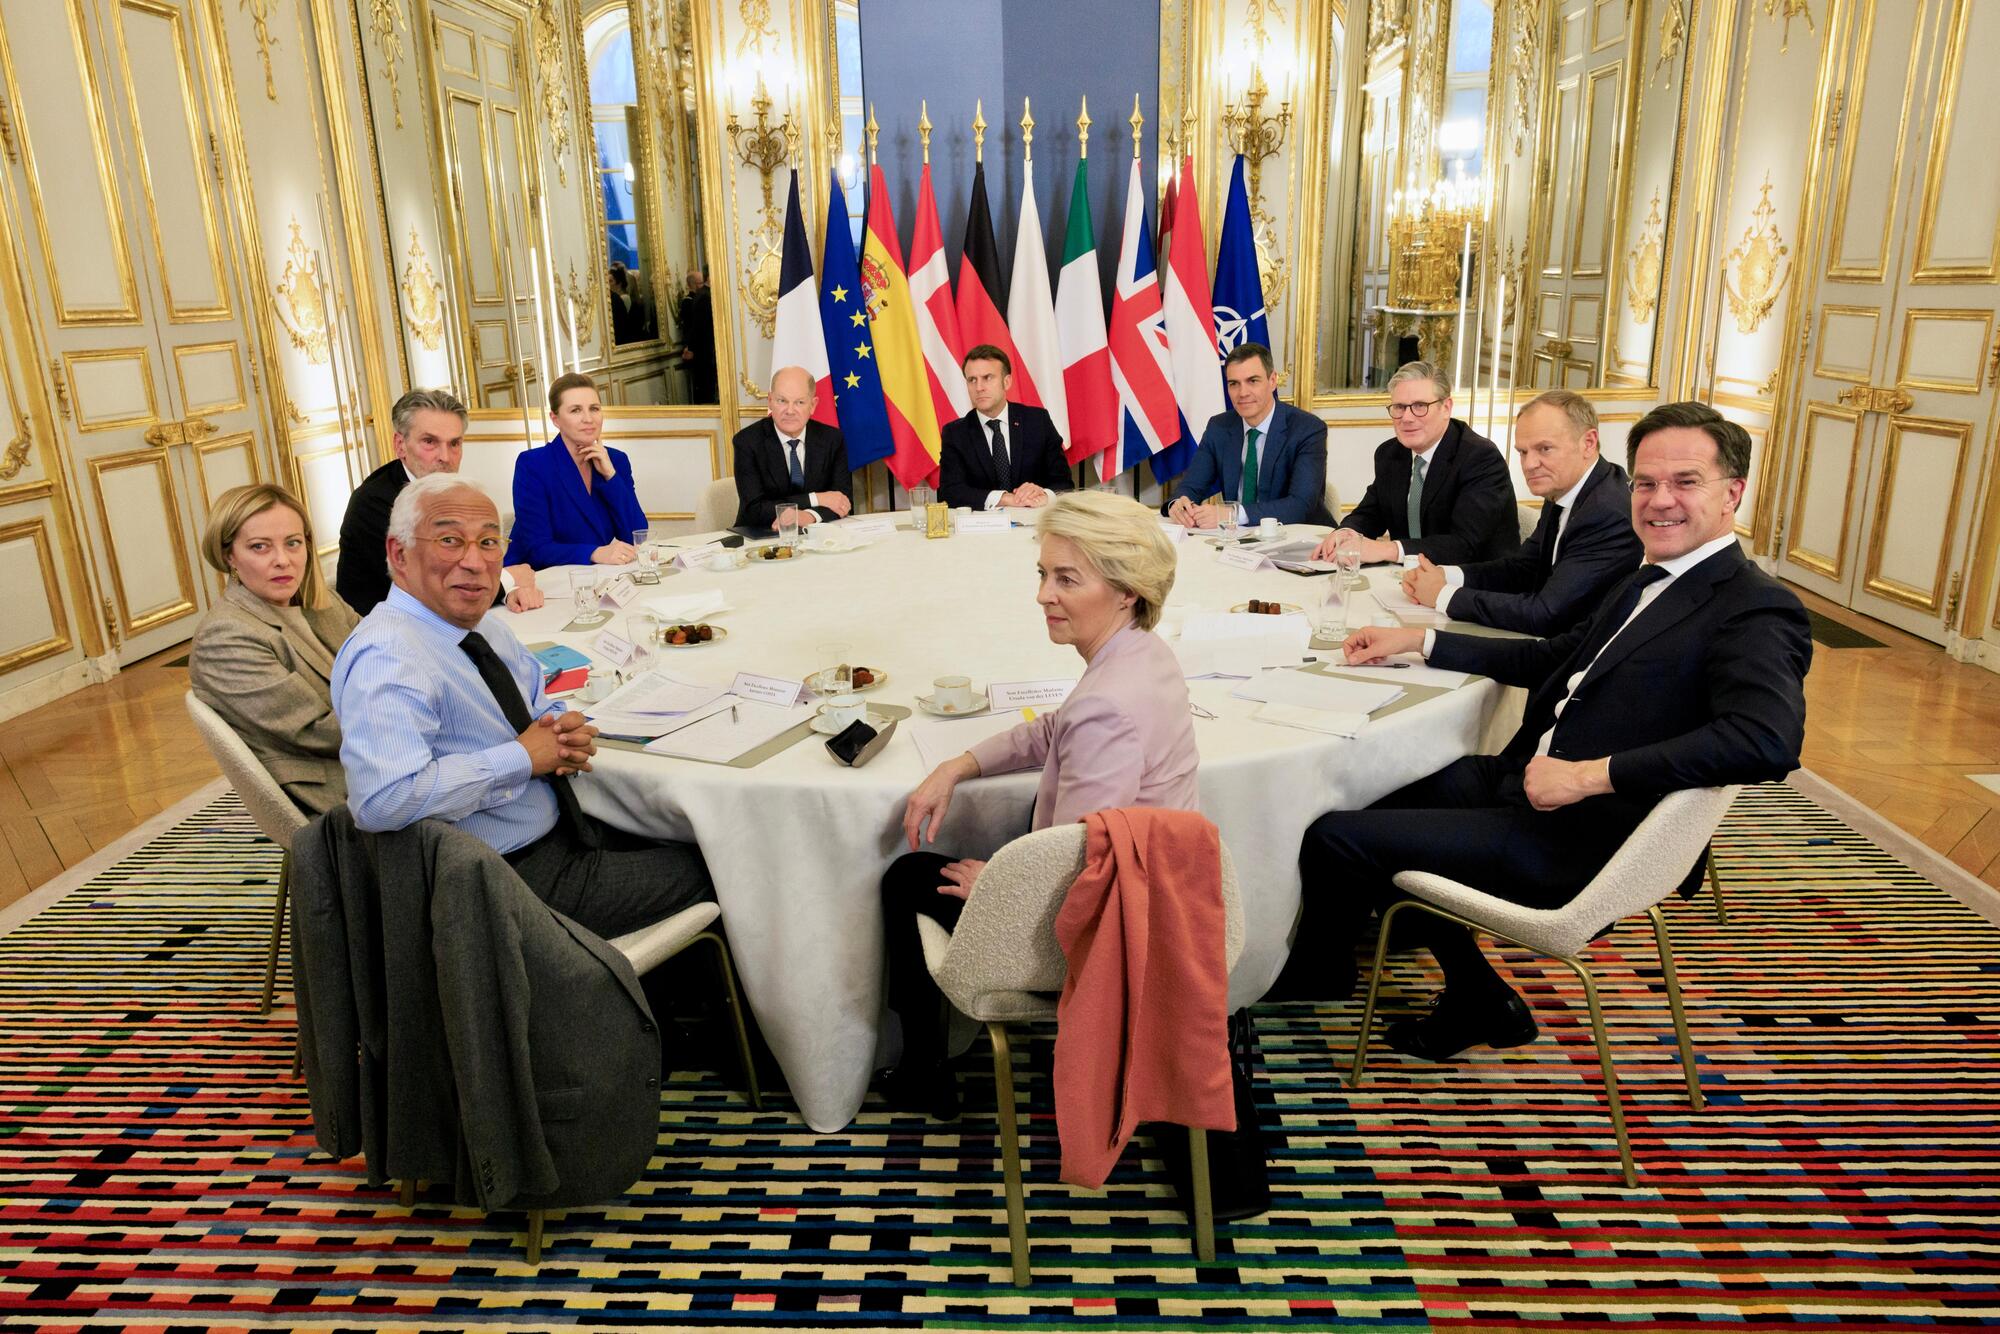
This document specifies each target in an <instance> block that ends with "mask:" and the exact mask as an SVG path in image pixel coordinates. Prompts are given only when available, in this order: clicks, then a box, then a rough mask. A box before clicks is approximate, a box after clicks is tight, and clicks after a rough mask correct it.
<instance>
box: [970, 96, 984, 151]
mask: <svg viewBox="0 0 2000 1334" xmlns="http://www.w3.org/2000/svg"><path fill="white" fill-rule="evenodd" d="M985 161H986V99H985V98H980V99H979V100H978V101H976V102H974V103H973V104H972V164H973V165H974V166H975V167H976V166H979V165H980V164H982V163H984V162H985Z"/></svg>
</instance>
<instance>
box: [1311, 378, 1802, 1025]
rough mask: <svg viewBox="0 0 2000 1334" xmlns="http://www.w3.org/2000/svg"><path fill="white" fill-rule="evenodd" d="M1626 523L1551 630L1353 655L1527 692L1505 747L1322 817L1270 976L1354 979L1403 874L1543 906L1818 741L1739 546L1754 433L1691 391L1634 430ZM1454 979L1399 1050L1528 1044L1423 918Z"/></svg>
mask: <svg viewBox="0 0 2000 1334" xmlns="http://www.w3.org/2000/svg"><path fill="white" fill-rule="evenodd" d="M1630 439H1631V453H1630V455H1629V457H1630V460H1631V464H1632V526H1633V527H1634V528H1635V529H1637V530H1638V533H1639V540H1640V541H1641V542H1642V543H1643V544H1644V546H1645V554H1646V560H1645V564H1643V565H1641V566H1640V567H1639V569H1638V570H1636V571H1635V572H1633V573H1632V574H1630V575H1628V576H1627V577H1626V578H1625V579H1623V580H1621V581H1620V582H1619V584H1618V585H1617V586H1616V587H1615V588H1614V589H1613V590H1612V592H1611V595H1610V596H1609V597H1607V598H1606V599H1605V601H1604V603H1603V604H1602V605H1601V606H1600V607H1599V608H1598V610H1597V612H1596V614H1595V615H1593V616H1591V617H1590V618H1589V619H1588V620H1586V621H1583V622H1581V623H1579V624H1578V625H1576V626H1574V627H1572V628H1571V629H1570V630H1569V631H1568V632H1567V633H1565V634H1563V635H1561V636H1560V637H1558V638H1555V639H1491V638H1480V637H1474V636H1469V635H1454V634H1442V633H1439V632H1437V631H1434V630H1431V631H1427V630H1422V629H1418V628H1415V627H1410V628H1403V627H1398V628H1395V629H1375V628H1370V629H1364V630H1360V631H1357V632H1355V634H1353V635H1352V636H1350V637H1349V638H1348V641H1347V644H1346V656H1347V660H1348V661H1349V662H1352V663H1362V662H1374V661H1379V660H1381V659H1382V658H1384V657H1386V656H1388V655H1390V654H1393V653H1402V652H1409V651H1412V650H1416V651H1420V652H1422V653H1423V654H1424V656H1425V657H1426V658H1427V659H1428V660H1429V661H1430V662H1431V663H1432V664H1433V665H1435V666H1438V667H1443V668H1446V669H1448V670H1452V671H1469V672H1480V673H1484V674H1485V675H1488V676H1491V677H1493V678H1494V679H1495V680H1497V681H1500V682H1501V683H1502V684H1505V685H1517V686H1524V687H1527V688H1528V690H1529V691H1530V693H1529V696H1528V702H1527V708H1526V712H1525V715H1524V717H1523V721H1522V723H1521V729H1520V731H1518V732H1516V733H1515V734H1514V738H1513V740H1511V741H1509V742H1508V743H1507V746H1506V748H1505V749H1504V750H1503V751H1502V752H1501V753H1500V754H1498V755H1471V756H1467V757H1465V758H1464V759H1461V760H1457V761H1455V762H1453V763H1451V764H1448V765H1446V766H1445V767H1444V768H1443V769H1440V770H1439V771H1438V772H1436V773H1434V774H1432V775H1430V776H1429V777H1428V778H1422V779H1419V780H1418V781H1416V782H1415V783H1412V784H1410V785H1409V786H1408V787H1405V788H1403V789H1401V790H1400V791H1397V792H1393V793H1391V794H1390V795H1388V796H1387V797H1384V798H1383V799H1382V800H1380V801H1378V802H1376V803H1375V804H1374V805H1373V806H1370V807H1369V808H1368V809H1366V810H1360V811H1335V812H1331V813H1329V814H1327V815H1322V816H1321V817H1320V818H1319V819H1318V820H1315V821H1314V822H1313V824H1312V827H1311V828H1310V829H1308V830H1307V831H1306V836H1305V841H1304V844H1303V846H1302V847H1301V848H1300V850H1299V870H1300V874H1301V877H1302V879H1303V882H1304V891H1305V896H1306V912H1305V916H1304V917H1303V918H1302V919H1301V921H1300V924H1299V931H1298V937H1297V940H1296V941H1295V943H1294V945H1293V950H1292V963H1291V964H1288V965H1287V968H1286V976H1283V977H1281V978H1280V979H1279V987H1280V989H1282V990H1283V991H1285V992H1287V993H1289V994H1299V993H1301V992H1303V993H1305V994H1312V993H1313V992H1318V993H1319V994H1321V995H1330V994H1340V993H1341V992H1342V990H1343V985H1344V986H1345V987H1346V988H1351V987H1352V985H1353V971H1354V957H1353V944H1354V941H1355V939H1356V937H1357V936H1358V934H1359V926H1360V921H1361V919H1362V917H1364V916H1365V915H1366V913H1367V912H1368V911H1369V910H1370V909H1371V908H1372V907H1379V906H1383V905H1385V904H1387V903H1388V902H1390V901H1391V900H1392V899H1393V897H1394V895H1395V893H1396V891H1395V889H1394V888H1393V886H1392V884H1391V880H1390V877H1391V876H1393V875H1394V874H1395V873H1396V872H1398V871H1405V870H1421V871H1431V872H1435V873H1438V874H1442V875H1446V876H1450V877H1452V878H1453V879H1458V880H1463V881H1465V882H1466V883H1468V884H1471V885H1475V886H1477V887H1478V888H1480V889H1482V890H1485V891H1487V892H1488V893H1492V894H1496V895H1500V896H1502V897H1505V898H1508V899H1511V900H1513V901H1515V902H1517V903H1522V904H1526V905H1529V906H1531V907H1537V908H1555V907H1560V906H1561V905H1562V904H1564V903H1567V902H1568V901H1569V900H1570V899H1572V898H1574V897H1575V896H1576V894H1577V892H1578V891H1579V890H1581V889H1582V888H1583V887H1584V886H1585V885H1586V884H1588V883H1589V882H1590V880H1591V878H1592V877H1593V876H1595V875H1596V874H1597V872H1598V871H1599V870H1601V869H1603V867H1604V864H1605V863H1606V862H1607V861H1609V860H1610V858H1611V856H1612V854H1613V853H1615V852H1616V851H1617V850H1618V847H1619V845H1620V844H1622V843H1623V842H1624V841H1625V839H1626V838H1627V837H1628V836H1629V835H1630V834H1631V832H1632V831H1633V829H1635V828H1637V827H1638V824H1639V822H1640V821H1641V820H1642V819H1644V818H1645V816H1646V813H1647V812H1648V811H1649V810H1651V809H1652V807H1653V805H1654V804H1655V803H1656V802H1657V801H1659V799H1660V798H1661V797H1663V796H1665V795H1666V794H1667V793H1669V792H1674V791H1678V790H1680V789H1683V788H1691V787H1715V786H1721V785H1725V784H1729V783H1758V782H1766V781H1773V780H1776V779H1779V778H1782V777H1784V776H1785V774H1786V773H1788V772H1790V771H1791V770H1792V769H1793V768H1795V767H1796V766H1797V765H1798V762H1799V747H1800V745H1801V743H1802V742H1803V740H1804V736H1805V713H1806V705H1805V674H1806V668H1807V666H1808V665H1809V664H1810V663H1811V661H1812V640H1811V637H1810V634H1809V632H1808V629H1807V622H1806V614H1805V609H1804V608H1803V607H1802V606H1800V605H1799V600H1798V598H1797V597H1796V596H1795V595H1794V594H1793V593H1792V592H1791V591H1790V590H1789V589H1787V588H1785V587H1784V586H1783V585H1781V584H1779V583H1778V582H1777V581H1776V580H1774V579H1772V578H1771V577H1770V576H1769V575H1766V574H1765V573H1763V572H1762V571H1761V570H1759V569H1758V568H1757V567H1756V566H1755V565H1753V564H1751V563H1750V561H1749V559H1748V558H1747V557H1745V556H1744V554H1743V551H1742V548H1741V547H1739V546H1738V545H1737V542H1736V530H1735V524H1736V508H1737V506H1738V504H1740V503H1741V501H1742V499H1743V488H1744V475H1745V473H1746V472H1747V470H1748V468H1749V462H1750V437H1749V436H1748V435H1747V434H1745V432H1744V430H1743V428H1742V427H1740V426H1738V425H1736V424H1735V423H1734V422H1730V421H1727V420H1725V419H1724V418H1723V417H1722V416H1721V415H1720V414H1719V413H1717V412H1716V411H1715V410H1714V409H1713V408H1710V407H1707V406H1705V405H1703V404H1700V403H1668V404H1664V405H1663V406H1661V407H1658V408H1655V409H1654V410H1653V411H1651V412H1649V413H1647V414H1646V416H1644V417H1643V418H1641V419H1640V420H1639V422H1638V424H1637V425H1635V426H1633V428H1632V434H1631V437H1630ZM1418 922H1419V925H1420V928H1421V931H1422V933H1423V934H1422V935H1421V936H1420V941H1421V943H1423V944H1424V945H1426V946H1428V947H1429V949H1430V951H1431V953H1432V954H1433V955H1435V956H1436V958H1437V961H1438V963H1439V965H1440V966H1441V967H1442V968H1443V970H1444V975H1445V989H1444V991H1443V993H1442V994H1441V995H1440V996H1439V997H1438V998H1437V1001H1436V1004H1435V1005H1434V1007H1433V1008H1432V1010H1431V1012H1430V1013H1429V1014H1428V1015H1427V1016H1426V1017H1424V1018H1422V1019H1416V1020H1410V1021H1406V1022H1403V1023H1399V1024H1395V1025H1392V1026H1391V1027H1390V1029H1389V1034H1388V1038H1389V1043H1390V1045H1391V1046H1393V1047H1395V1048H1396V1049H1397V1050H1399V1051H1402V1052H1406V1053H1408V1054H1410V1055H1412V1056H1416V1057H1419V1058H1420V1059H1423V1060H1448V1059H1450V1058H1451V1057H1452V1056H1454V1055H1456V1054H1457V1053H1458V1052H1460V1051H1462V1050H1463V1049H1465V1048H1466V1047H1470V1046H1477V1045H1479V1044H1482V1043H1484V1044H1487V1045H1490V1046H1496V1047H1499V1046H1518V1045H1520V1044H1521V1043H1524V1042H1530V1041H1532V1040H1533V1039H1534V1037H1535V1032H1536V1030H1535V1022H1534V1019H1533V1018H1532V1017H1531V1016H1530V1015H1529V1013H1528V1010H1527V1006H1526V1005H1525V1004H1524V1003H1523V1002H1522V1000H1521V998H1520V997H1519V996H1518V995H1516V994H1515V993H1514V991H1513V990H1512V989H1511V988H1510V987H1508V986H1507V984H1506V983H1505V982H1503V981H1501V980H1500V976H1499V974H1498V973H1496V972H1494V971H1493V968H1492V965H1490V964H1489V963H1488V962H1487V961H1486V957H1485V955H1484V954H1482V953H1481V952H1480V949H1479V945H1478V942H1477V941H1476V940H1475V939H1474V938H1473V936H1472V934H1471V933H1470V932H1469V931H1466V930H1465V929H1464V928H1462V927H1458V926H1456V925H1453V924H1451V923H1447V922H1443V921H1441V920H1439V919H1436V918H1432V917H1429V916H1428V915H1424V916H1421V917H1419V918H1418Z"/></svg>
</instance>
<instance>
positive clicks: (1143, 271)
mask: <svg viewBox="0 0 2000 1334" xmlns="http://www.w3.org/2000/svg"><path fill="white" fill-rule="evenodd" d="M1146 212H1147V209H1146V185H1145V182H1144V181H1143V180H1142V179H1141V178H1140V173H1139V160H1138V159H1137V158H1136V157H1135V158H1133V159H1132V179H1131V183H1130V185H1129V186H1127V188H1126V191H1125V235H1124V239H1123V241H1122V242H1121V244H1120V245H1119V248H1118V288H1117V290H1116V291H1115V292H1114V293H1113V294H1112V297H1111V323H1110V327H1109V328H1108V329H1107V330H1106V340H1107V342H1108V343H1109V344H1110V347H1111V385H1112V388H1113V389H1114V390H1115V391H1116V392H1117V395H1118V430H1117V434H1116V435H1115V436H1114V438H1113V439H1112V442H1111V447H1110V448H1109V449H1106V450H1105V451H1104V453H1102V454H1101V455H1099V456H1098V464H1097V475H1098V477H1099V479H1100V480H1102V481H1107V482H1108V481H1110V480H1111V479H1112V478H1113V477H1116V476H1117V475H1118V474H1119V473H1121V472H1124V471H1125V470H1126V469H1127V468H1130V467H1131V466H1132V465H1133V464H1135V463H1137V462H1138V461H1139V460H1140V459H1147V458H1151V457H1152V456H1153V455H1155V454H1157V453H1159V452H1160V450H1161V449H1162V448H1164V447H1166V446H1168V445H1171V444H1173V443H1174V442H1175V441H1177V440H1179V439H1180V429H1181V427H1180V411H1179V407H1178V405H1177V404H1176V403H1175V401H1174V378H1173V368H1172V364H1171V363H1170V362H1169V361H1168V358H1167V327H1166V323H1165V321H1164V320H1163V319H1162V318H1161V313H1160V285H1159V275H1158V273H1157V272H1156V270H1155V269H1154V267H1153V236H1152V228H1151V227H1150V226H1149V225H1148V223H1147V218H1146ZM1207 373H1208V375H1209V376H1210V378H1213V377H1214V370H1213V367H1212V366H1211V367H1210V368H1208V371H1207Z"/></svg>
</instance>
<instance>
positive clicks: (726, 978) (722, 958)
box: [695, 931, 764, 1112]
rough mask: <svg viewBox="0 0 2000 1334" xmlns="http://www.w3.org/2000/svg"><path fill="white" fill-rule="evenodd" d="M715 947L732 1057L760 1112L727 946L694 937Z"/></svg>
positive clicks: (707, 935)
mask: <svg viewBox="0 0 2000 1334" xmlns="http://www.w3.org/2000/svg"><path fill="white" fill-rule="evenodd" d="M695 939H696V940H705V941H707V942H708V943H709V944H711V945H713V946H715V960H716V963H717V964H719V965H720V966H721V968H722V989H723V992H724V996H725V999H727V1001H728V1002H729V1020H730V1022H731V1023H733V1024H735V1025H736V1055H737V1056H738V1058H740V1059H741V1060H742V1062H743V1086H744V1088H746V1089H748V1090H749V1093H750V1107H751V1110H753V1111H759V1112H761V1111H763V1110H764V1093H763V1090H762V1089H760V1088H758V1086H757V1060H756V1058H755V1057H754V1056H753V1055H752V1054H751V1052H750V1026H749V1024H748V1023H746V1022H745V1020H744V1018H743V990H742V988H740V987H738V986H737V985H736V965H735V964H734V963H733V962H732V961H731V960H730V958H729V943H728V942H727V941H725V940H724V939H723V938H722V937H721V936H718V935H716V934H715V933H714V932H713V931H704V932H702V933H701V934H700V935H698V936H696V937H695Z"/></svg>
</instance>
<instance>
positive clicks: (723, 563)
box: [708, 551, 743, 573]
mask: <svg viewBox="0 0 2000 1334" xmlns="http://www.w3.org/2000/svg"><path fill="white" fill-rule="evenodd" d="M742 567H743V553H742V552H740V551H718V552H716V553H714V554H713V555H711V556H710V557H709V558H708V568H709V569H711V570H715V571H717V572H718V573H719V572H722V571H726V570H737V569H741V568H742Z"/></svg>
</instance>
